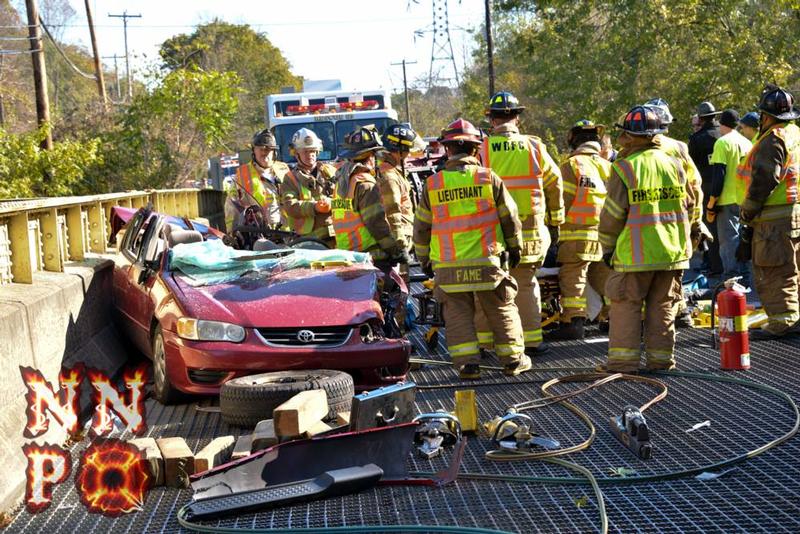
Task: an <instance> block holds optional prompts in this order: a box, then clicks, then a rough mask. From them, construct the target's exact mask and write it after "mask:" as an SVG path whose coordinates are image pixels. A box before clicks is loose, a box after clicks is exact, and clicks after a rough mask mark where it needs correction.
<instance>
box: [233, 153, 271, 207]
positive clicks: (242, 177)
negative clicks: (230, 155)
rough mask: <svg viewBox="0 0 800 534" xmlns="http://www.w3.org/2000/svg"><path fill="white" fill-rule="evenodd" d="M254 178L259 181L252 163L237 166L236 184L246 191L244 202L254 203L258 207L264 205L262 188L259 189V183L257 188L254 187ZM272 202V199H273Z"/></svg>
mask: <svg viewBox="0 0 800 534" xmlns="http://www.w3.org/2000/svg"><path fill="white" fill-rule="evenodd" d="M254 176H255V180H260V177H259V175H258V171H257V170H256V169H255V167H254V166H253V163H252V162H251V163H248V164H246V165H239V167H238V168H237V169H236V182H237V185H238V187H239V188H242V189H244V190H245V191H247V194H246V195H245V197H246V198H245V200H246V201H248V202H252V201H256V202H258V204H259V205H262V206H263V205H264V201H265V200H266V199H265V198H264V188H263V187H259V186H260V185H261V184H260V183H259V184H258V186H254V185H253V184H254ZM273 201H274V199H273Z"/></svg>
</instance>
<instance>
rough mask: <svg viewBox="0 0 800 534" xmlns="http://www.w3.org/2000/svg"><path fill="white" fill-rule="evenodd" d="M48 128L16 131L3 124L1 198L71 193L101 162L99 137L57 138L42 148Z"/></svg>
mask: <svg viewBox="0 0 800 534" xmlns="http://www.w3.org/2000/svg"><path fill="white" fill-rule="evenodd" d="M48 128H49V126H43V127H42V128H39V129H38V130H36V131H34V132H31V133H27V134H13V133H9V132H7V131H6V130H5V129H4V128H2V127H0V198H3V199H6V198H26V197H28V198H29V197H37V196H45V195H46V196H63V195H70V194H72V192H73V190H74V188H75V187H76V184H79V183H80V181H81V180H82V179H83V174H84V171H85V170H86V169H87V168H88V167H89V166H90V165H96V164H98V163H100V156H99V144H100V141H99V140H98V139H92V140H89V141H86V142H80V141H70V140H65V141H57V142H55V143H54V144H53V149H52V150H42V149H41V148H40V146H39V145H40V144H41V142H42V140H43V139H44V138H45V135H46V132H47V129H48Z"/></svg>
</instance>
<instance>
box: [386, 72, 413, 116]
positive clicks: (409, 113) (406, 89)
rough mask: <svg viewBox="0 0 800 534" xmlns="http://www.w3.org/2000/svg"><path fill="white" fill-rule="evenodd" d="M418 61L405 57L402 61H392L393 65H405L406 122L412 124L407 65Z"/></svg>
mask: <svg viewBox="0 0 800 534" xmlns="http://www.w3.org/2000/svg"><path fill="white" fill-rule="evenodd" d="M415 63H416V61H406V60H405V59H403V61H401V62H400V63H392V65H395V66H396V65H402V66H403V91H404V92H405V95H406V122H408V123H409V124H411V108H410V107H409V105H408V80H407V79H406V65H414V64H415Z"/></svg>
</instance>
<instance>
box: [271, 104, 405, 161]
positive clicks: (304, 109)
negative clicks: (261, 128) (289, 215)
mask: <svg viewBox="0 0 800 534" xmlns="http://www.w3.org/2000/svg"><path fill="white" fill-rule="evenodd" d="M266 116H267V126H268V127H269V128H270V130H272V133H273V134H275V139H276V140H277V142H278V147H279V148H278V155H277V159H279V160H280V161H284V162H286V163H293V162H294V161H295V158H294V157H293V156H292V155H291V154H290V153H289V143H290V141H291V140H292V135H293V134H294V133H295V132H296V131H297V130H299V129H300V128H309V129H311V130H314V132H315V133H316V134H317V135H318V136H319V138H320V139H321V140H322V145H323V149H322V152H321V153H320V155H319V159H320V160H323V161H333V160H335V159H337V158H338V156H339V152H340V150H341V148H342V145H343V144H344V138H345V136H346V135H347V134H348V133H350V132H352V131H353V130H355V129H356V128H358V127H359V126H365V125H367V124H374V125H375V127H376V128H377V129H378V131H379V132H380V133H381V135H383V132H384V130H385V129H386V128H387V127H388V126H390V125H392V124H395V123H396V122H397V111H395V110H394V109H392V100H391V93H390V92H389V91H388V90H384V89H378V90H375V91H359V92H352V91H342V90H341V89H335V90H330V91H324V90H322V91H303V92H301V93H282V94H274V95H269V96H268V97H267V113H266Z"/></svg>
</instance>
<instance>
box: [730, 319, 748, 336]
mask: <svg viewBox="0 0 800 534" xmlns="http://www.w3.org/2000/svg"><path fill="white" fill-rule="evenodd" d="M733 329H734V331H736V332H747V315H739V316H737V317H734V318H733Z"/></svg>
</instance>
